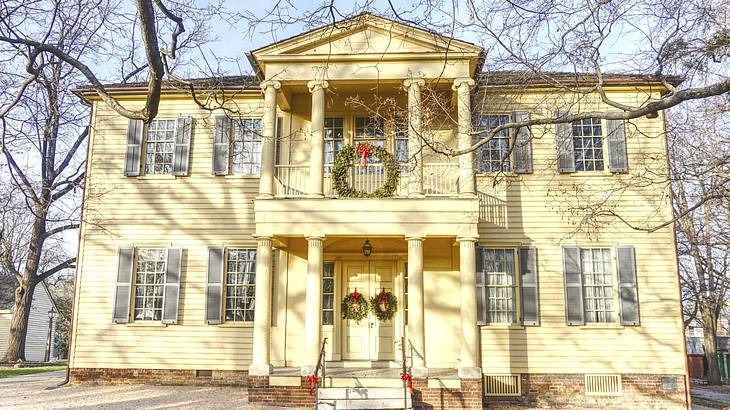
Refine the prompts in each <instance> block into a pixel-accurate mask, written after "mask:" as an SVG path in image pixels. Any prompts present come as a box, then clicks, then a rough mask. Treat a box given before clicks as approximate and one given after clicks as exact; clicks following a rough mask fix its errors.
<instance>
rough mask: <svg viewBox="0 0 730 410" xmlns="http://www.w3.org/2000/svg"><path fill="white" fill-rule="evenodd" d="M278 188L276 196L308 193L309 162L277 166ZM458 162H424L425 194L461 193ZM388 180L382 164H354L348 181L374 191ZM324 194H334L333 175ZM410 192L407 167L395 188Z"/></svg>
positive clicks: (327, 178)
mask: <svg viewBox="0 0 730 410" xmlns="http://www.w3.org/2000/svg"><path fill="white" fill-rule="evenodd" d="M275 170H276V172H275V185H276V186H275V189H276V196H277V197H284V198H301V197H306V196H307V183H308V176H309V166H308V165H276V167H275ZM458 179H459V164H458V163H425V164H423V189H424V193H425V195H426V196H453V195H456V194H457V193H458V192H457V191H458ZM385 181H386V173H385V168H384V167H383V164H366V165H365V166H362V167H361V166H359V165H358V164H355V165H353V166H352V167H351V168H350V172H349V173H348V182H349V183H350V184H351V186H352V187H354V188H355V189H357V190H359V191H365V192H368V193H372V192H375V191H376V190H377V189H378V188H380V187H381V186H382V185H383V184H384V183H385ZM323 185H324V195H325V197H332V196H335V193H334V190H333V188H332V174H330V173H325V174H324V184H323ZM407 195H408V170H407V169H402V170H401V176H400V180H399V181H398V186H397V189H396V196H398V197H405V196H407Z"/></svg>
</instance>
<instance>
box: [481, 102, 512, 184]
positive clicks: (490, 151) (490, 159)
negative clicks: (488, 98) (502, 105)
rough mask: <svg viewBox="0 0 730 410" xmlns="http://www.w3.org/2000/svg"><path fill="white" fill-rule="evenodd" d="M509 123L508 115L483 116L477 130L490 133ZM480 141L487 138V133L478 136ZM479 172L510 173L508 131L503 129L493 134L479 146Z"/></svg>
mask: <svg viewBox="0 0 730 410" xmlns="http://www.w3.org/2000/svg"><path fill="white" fill-rule="evenodd" d="M509 122H510V116H509V115H508V114H498V115H484V116H482V117H480V118H479V130H480V131H491V130H493V129H495V128H497V127H498V126H500V125H503V124H507V123H509ZM480 138H481V139H485V138H489V135H488V133H487V132H484V133H481V134H480ZM480 159H481V160H480V161H479V171H481V172H499V171H503V172H507V171H510V169H511V167H510V129H504V130H501V131H499V132H498V133H497V134H495V135H494V136H493V137H491V139H490V140H489V141H487V142H486V143H485V144H484V145H482V146H481V158H480Z"/></svg>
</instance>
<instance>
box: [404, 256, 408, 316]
mask: <svg viewBox="0 0 730 410" xmlns="http://www.w3.org/2000/svg"><path fill="white" fill-rule="evenodd" d="M403 324H404V325H408V262H406V263H405V267H404V268H403Z"/></svg>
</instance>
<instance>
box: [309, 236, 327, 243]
mask: <svg viewBox="0 0 730 410" xmlns="http://www.w3.org/2000/svg"><path fill="white" fill-rule="evenodd" d="M304 239H306V240H307V242H311V241H323V240H324V235H304Z"/></svg>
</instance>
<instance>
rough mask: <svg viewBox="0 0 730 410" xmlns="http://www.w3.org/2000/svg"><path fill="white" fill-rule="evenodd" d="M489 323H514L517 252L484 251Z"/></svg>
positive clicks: (506, 250)
mask: <svg viewBox="0 0 730 410" xmlns="http://www.w3.org/2000/svg"><path fill="white" fill-rule="evenodd" d="M483 252H484V253H483V255H484V275H485V284H486V286H485V288H486V298H485V300H486V302H487V303H486V309H487V315H486V318H487V323H514V322H515V321H516V319H517V317H516V316H517V315H516V313H515V312H516V304H515V287H516V286H515V285H516V281H515V250H514V249H484V251H483Z"/></svg>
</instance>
